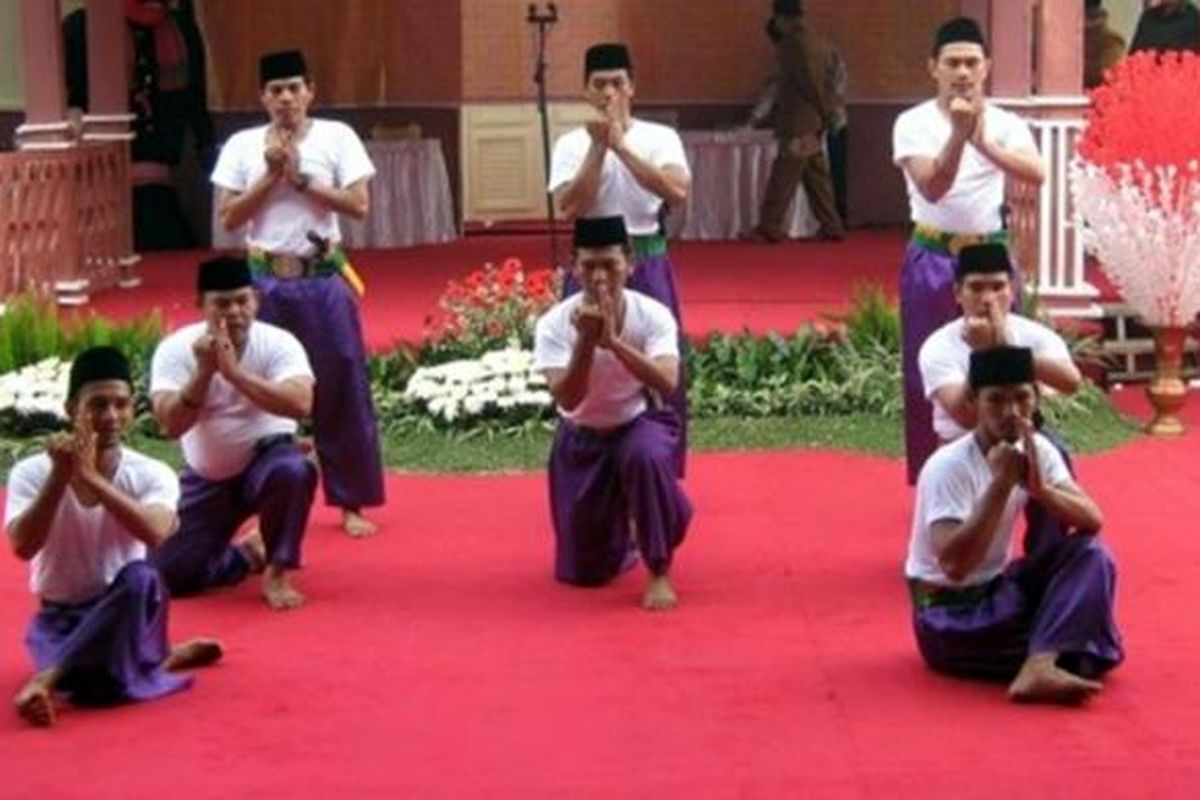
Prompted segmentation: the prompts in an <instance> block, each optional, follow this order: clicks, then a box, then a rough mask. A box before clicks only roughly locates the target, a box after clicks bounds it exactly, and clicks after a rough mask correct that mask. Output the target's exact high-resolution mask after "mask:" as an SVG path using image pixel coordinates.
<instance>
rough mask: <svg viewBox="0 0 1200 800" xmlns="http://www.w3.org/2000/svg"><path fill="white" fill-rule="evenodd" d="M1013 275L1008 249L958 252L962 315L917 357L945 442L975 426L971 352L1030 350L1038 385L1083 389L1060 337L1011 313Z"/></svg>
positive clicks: (934, 419) (997, 246) (956, 293)
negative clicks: (969, 380)
mask: <svg viewBox="0 0 1200 800" xmlns="http://www.w3.org/2000/svg"><path fill="white" fill-rule="evenodd" d="M1013 273H1014V269H1013V264H1012V262H1011V261H1010V260H1009V257H1008V248H1006V247H1005V246H1004V245H1002V244H979V245H970V246H968V247H964V248H963V249H962V251H961V252H960V253H959V257H958V260H957V264H956V266H955V278H954V297H955V299H956V300H957V302H958V305H959V307H960V308H962V316H960V317H958V318H957V319H955V320H952V321H950V322H947V323H946V324H945V325H943V326H942V327H940V328H938V329H937V330H936V331H934V332H933V333H932V334H930V335H929V338H927V339H926V340H925V343H924V344H923V345H921V350H920V353H919V355H918V357H917V362H918V365H919V366H920V370H921V382H922V384H923V387H924V391H925V397H926V398H927V399H928V400H929V401H930V402H931V403H932V404H933V415H932V420H931V424H932V426H933V430H934V432H935V434H936V438H937V441H939V442H941V443H945V442H950V441H953V440H955V439H957V438H958V437H960V436H963V435H965V434H966V433H968V432H969V431H971V430H972V429H974V427H975V422H976V419H975V406H974V404H972V403H971V402H970V401H969V400H968V393H969V387H968V385H967V370H968V367H969V365H970V360H971V353H972V352H975V351H978V350H986V349H988V348H990V347H996V346H999V345H1011V346H1014V347H1028V348H1030V350H1032V352H1033V367H1034V375H1035V377H1036V378H1037V381H1038V383H1039V384H1041V385H1043V386H1048V387H1050V388H1051V389H1054V390H1055V391H1058V392H1062V393H1064V394H1074V393H1075V392H1077V391H1079V388H1080V387H1081V386H1082V385H1083V376H1082V375H1081V374H1080V373H1079V369H1078V368H1077V367H1076V366H1075V362H1074V361H1073V360H1072V359H1071V352H1070V350H1069V349H1068V348H1067V343H1066V342H1065V341H1063V338H1062V337H1061V336H1059V335H1058V334H1057V333H1056V332H1055V331H1054V330H1053V329H1051V328H1048V327H1046V326H1045V325H1042V324H1041V323H1039V322H1035V321H1033V320H1031V319H1028V318H1026V317H1023V316H1020V315H1019V314H1013V313H1010V311H1009V309H1010V308H1011V307H1012V304H1013V300H1014V296H1013ZM924 461H925V459H924V458H922V459H921V462H922V463H924Z"/></svg>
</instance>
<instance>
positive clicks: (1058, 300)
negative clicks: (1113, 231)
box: [998, 97, 1100, 317]
mask: <svg viewBox="0 0 1200 800" xmlns="http://www.w3.org/2000/svg"><path fill="white" fill-rule="evenodd" d="M998 102H999V103H1000V104H1001V105H1003V106H1006V107H1008V108H1010V109H1012V110H1013V111H1015V112H1016V113H1018V114H1020V115H1021V116H1023V117H1025V119H1026V120H1027V121H1028V123H1029V127H1030V128H1031V129H1032V131H1033V135H1034V139H1035V140H1036V142H1037V145H1038V150H1039V151H1040V152H1041V154H1042V159H1043V162H1044V164H1045V167H1046V180H1045V181H1044V182H1043V183H1042V185H1041V187H1040V188H1038V190H1037V191H1036V192H1035V191H1033V190H1032V189H1033V187H1030V186H1027V185H1026V186H1019V185H1017V186H1011V187H1010V190H1009V203H1010V206H1011V207H1012V210H1013V213H1012V218H1011V219H1010V227H1011V228H1012V229H1013V239H1014V242H1013V244H1014V249H1015V250H1016V253H1017V257H1018V259H1019V260H1020V263H1021V264H1022V265H1023V266H1024V267H1025V269H1026V270H1032V271H1033V273H1034V274H1035V275H1036V289H1037V292H1038V296H1039V298H1040V300H1041V303H1042V307H1043V308H1044V309H1046V311H1047V312H1049V313H1050V314H1051V315H1054V316H1077V317H1085V316H1100V307H1099V305H1097V303H1096V300H1097V299H1098V298H1099V296H1100V291H1099V290H1098V289H1097V288H1096V287H1095V286H1093V285H1092V284H1090V283H1088V281H1087V278H1086V275H1085V273H1084V268H1085V264H1086V261H1085V258H1084V250H1083V237H1082V236H1081V235H1079V230H1078V227H1077V224H1078V223H1077V220H1076V216H1075V211H1074V208H1073V203H1072V201H1071V191H1070V189H1071V187H1070V183H1069V182H1070V180H1071V176H1070V165H1071V159H1072V158H1074V157H1075V144H1076V141H1077V140H1078V138H1079V134H1080V132H1081V131H1082V130H1083V127H1084V117H1083V111H1084V109H1086V108H1087V107H1088V100H1087V98H1085V97H1031V98H1028V99H1024V100H1001V101H998Z"/></svg>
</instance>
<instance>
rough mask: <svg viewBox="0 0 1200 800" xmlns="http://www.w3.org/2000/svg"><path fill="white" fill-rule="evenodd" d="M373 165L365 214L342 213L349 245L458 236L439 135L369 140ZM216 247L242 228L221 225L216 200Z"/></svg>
mask: <svg viewBox="0 0 1200 800" xmlns="http://www.w3.org/2000/svg"><path fill="white" fill-rule="evenodd" d="M366 147H367V153H368V154H369V155H370V157H371V161H372V163H374V164H375V169H376V175H375V177H374V178H372V179H371V183H370V191H371V207H370V211H369V212H368V213H367V218H366V219H364V220H362V221H358V220H352V219H349V218H347V217H342V218H341V219H340V220H339V224H340V225H341V228H342V239H343V241H344V243H345V245H346V246H347V247H349V248H376V247H377V248H387V247H409V246H411V245H417V244H437V243H440V242H448V241H451V240H452V239H454V238H455V237H456V236H457V235H458V227H457V225H456V223H455V219H454V199H453V197H452V196H451V194H450V176H449V173H448V172H447V170H446V159H445V156H444V155H443V154H442V143H441V142H440V141H439V140H437V139H417V140H399V141H370V142H367V143H366ZM213 207H214V212H213V213H214V219H213V247H214V248H217V249H234V248H238V247H241V246H242V245H243V237H242V232H241V231H229V232H226V231H224V230H222V228H221V226H220V224H219V223H218V222H217V220H216V218H215V214H216V211H215V209H216V203H215V202H214V203H213Z"/></svg>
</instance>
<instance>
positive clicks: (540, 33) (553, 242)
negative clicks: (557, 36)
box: [525, 3, 559, 269]
mask: <svg viewBox="0 0 1200 800" xmlns="http://www.w3.org/2000/svg"><path fill="white" fill-rule="evenodd" d="M541 5H542V4H541V3H530V4H529V8H528V10H527V12H526V14H525V21H526V22H527V23H529V24H530V25H536V26H537V65H536V67H535V68H534V73H533V82H534V83H535V84H537V104H538V113H539V114H540V115H541V118H542V163H543V166H544V167H545V175H544V178H545V180H544V181H543V183H542V185H543V186H549V185H550V111H549V109H548V108H547V107H546V37H547V35H548V33H549V29H550V26H552V25H554V23H556V22H558V7H557V6H555V5H554V3H547V4H546V8H545V10H543V9H542V8H541ZM546 219H547V221H548V222H549V223H550V264H551V265H552V266H553V267H554V268H555V269H557V268H558V266H559V264H558V235H557V224H556V223H555V219H554V195H553V194H552V193H551V192H550V191H549V190H547V191H546Z"/></svg>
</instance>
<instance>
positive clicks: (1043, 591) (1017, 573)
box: [913, 534, 1124, 680]
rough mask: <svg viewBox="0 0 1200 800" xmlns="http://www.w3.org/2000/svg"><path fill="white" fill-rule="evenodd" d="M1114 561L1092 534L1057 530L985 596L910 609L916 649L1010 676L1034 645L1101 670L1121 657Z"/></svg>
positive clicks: (1063, 662)
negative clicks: (1115, 612) (1115, 611)
mask: <svg viewBox="0 0 1200 800" xmlns="http://www.w3.org/2000/svg"><path fill="white" fill-rule="evenodd" d="M1115 589H1116V567H1115V565H1114V564H1113V561H1112V558H1111V557H1110V556H1109V554H1108V551H1107V550H1106V549H1105V548H1104V547H1103V546H1102V545H1101V544H1100V542H1099V541H1098V540H1097V538H1096V537H1095V536H1093V535H1090V534H1075V535H1072V536H1062V537H1059V538H1057V539H1056V540H1055V541H1053V542H1047V543H1045V545H1044V546H1042V547H1041V548H1040V549H1039V550H1038V551H1037V552H1035V553H1034V554H1032V555H1030V556H1027V557H1025V558H1022V559H1019V560H1017V561H1015V562H1013V563H1012V564H1010V565H1009V567H1008V569H1006V570H1005V572H1004V574H1002V575H1001V576H999V577H997V578H996V579H994V580H993V581H992V583H991V584H990V585H989V586H988V587H987V591H986V592H985V593H984V595H983V596H982V597H978V598H975V599H973V600H971V601H964V602H945V603H940V602H939V603H936V604H933V605H928V606H927V607H920V606H918V607H917V608H915V609H914V611H913V627H914V629H915V631H916V636H917V646H918V647H919V648H920V651H921V655H922V657H924V659H925V661H926V663H928V664H929V665H930V666H931V667H933V668H934V669H936V670H938V671H940V672H946V673H949V674H953V675H961V676H964V677H977V678H988V679H994V680H1011V679H1012V678H1013V677H1015V676H1016V674H1017V671H1018V670H1019V669H1020V667H1021V664H1022V663H1023V662H1024V661H1025V659H1026V658H1027V657H1028V656H1029V655H1031V654H1033V653H1041V652H1056V653H1058V654H1059V659H1058V663H1059V666H1061V667H1063V668H1064V669H1067V670H1069V671H1071V672H1073V673H1075V674H1077V675H1080V676H1082V677H1085V678H1095V677H1098V676H1100V675H1102V674H1104V673H1105V672H1107V671H1108V670H1110V669H1112V668H1113V667H1115V666H1116V665H1117V664H1119V663H1120V662H1121V660H1122V658H1123V657H1124V653H1123V651H1122V648H1121V636H1120V633H1119V632H1118V631H1117V627H1116V624H1115V623H1114V621H1113V616H1112V609H1113V599H1114V594H1115Z"/></svg>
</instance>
